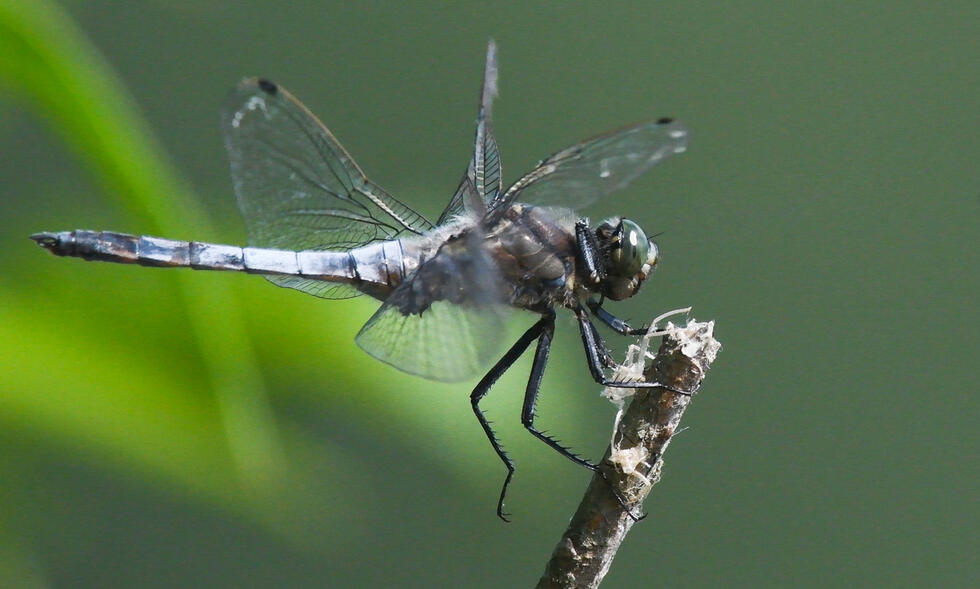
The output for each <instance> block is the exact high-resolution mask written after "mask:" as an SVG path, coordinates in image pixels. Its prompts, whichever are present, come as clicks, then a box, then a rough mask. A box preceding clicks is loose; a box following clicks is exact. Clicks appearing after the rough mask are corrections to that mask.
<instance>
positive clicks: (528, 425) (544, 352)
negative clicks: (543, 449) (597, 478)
mask: <svg viewBox="0 0 980 589" xmlns="http://www.w3.org/2000/svg"><path fill="white" fill-rule="evenodd" d="M546 318H547V319H548V323H547V325H545V326H544V328H543V329H542V331H541V335H540V337H539V338H538V347H537V349H536V350H535V351H534V363H533V364H532V365H531V376H530V377H529V378H528V380H527V389H526V390H525V391H524V409H523V411H521V423H522V424H524V429H526V430H527V431H529V432H531V434H532V435H533V436H534V437H536V438H538V439H539V440H541V441H542V442H544V443H545V444H548V446H550V447H551V448H552V449H554V450H555V451H556V452H558V453H559V454H561V455H562V456H564V457H565V458H568V459H569V460H571V461H572V462H574V463H575V464H578V465H581V466H584V467H585V468H588V469H589V470H596V468H597V466H596V465H595V464H594V463H592V462H590V461H588V460H586V459H584V458H582V457H581V456H577V455H575V454H574V453H573V452H572V451H571V450H569V449H568V448H566V447H565V446H562V445H561V444H560V443H558V441H557V440H555V439H554V438H552V437H551V436H549V435H548V434H546V433H544V432H542V431H540V430H539V429H537V428H535V427H534V407H535V405H536V404H537V402H538V391H540V390H541V379H542V378H543V377H544V369H545V366H546V365H547V364H548V353H549V352H550V351H551V340H552V338H554V335H555V312H554V311H552V312H551V313H550V314H549V315H547V316H546Z"/></svg>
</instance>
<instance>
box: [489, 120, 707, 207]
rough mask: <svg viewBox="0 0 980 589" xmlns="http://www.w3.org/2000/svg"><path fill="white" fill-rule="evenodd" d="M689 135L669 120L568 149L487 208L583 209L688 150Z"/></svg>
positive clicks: (676, 123)
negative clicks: (537, 206)
mask: <svg viewBox="0 0 980 589" xmlns="http://www.w3.org/2000/svg"><path fill="white" fill-rule="evenodd" d="M687 140H688V132H687V129H685V128H684V127H683V125H681V124H680V123H678V122H676V121H673V120H670V119H660V120H658V121H648V122H643V123H638V124H636V125H632V126H629V127H625V128H623V129H619V130H618V131H612V132H610V133H606V134H604V135H599V136H598V137H595V138H593V139H589V140H586V141H583V142H582V143H579V144H577V145H573V146H571V147H568V148H566V149H563V150H562V151H559V152H558V153H556V154H554V155H552V156H551V157H549V158H547V159H545V160H543V161H541V162H540V163H538V165H537V166H536V167H535V168H534V170H532V171H531V172H529V173H528V174H526V175H525V176H524V177H523V178H521V179H520V180H518V181H517V182H515V183H514V184H513V185H512V186H511V187H510V188H508V189H507V192H506V193H505V194H504V195H503V196H502V197H501V198H499V199H498V200H496V201H494V202H491V203H490V208H491V211H492V212H493V211H496V212H499V211H501V210H503V209H504V208H506V206H507V205H509V204H510V203H512V202H514V201H515V200H518V201H521V202H526V203H530V204H541V205H551V206H562V207H566V208H571V209H579V208H582V207H585V206H587V205H589V204H591V203H593V202H595V201H596V200H598V199H600V198H602V197H604V196H607V195H609V194H612V193H613V192H616V191H617V190H620V189H622V188H624V187H626V185H627V184H629V183H630V182H632V181H633V180H635V179H636V178H637V177H638V176H640V175H641V174H643V173H644V172H646V171H647V170H649V169H650V168H651V167H653V166H654V165H656V164H657V163H658V162H660V161H661V160H663V159H664V158H666V157H669V156H671V155H673V154H675V153H682V152H683V151H685V150H686V149H687Z"/></svg>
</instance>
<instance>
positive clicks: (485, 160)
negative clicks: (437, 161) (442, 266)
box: [436, 40, 501, 225]
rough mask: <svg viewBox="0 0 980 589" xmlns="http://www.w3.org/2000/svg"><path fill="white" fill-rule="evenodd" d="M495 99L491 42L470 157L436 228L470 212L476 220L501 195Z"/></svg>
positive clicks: (495, 89) (494, 73)
mask: <svg viewBox="0 0 980 589" xmlns="http://www.w3.org/2000/svg"><path fill="white" fill-rule="evenodd" d="M496 96H497V45H496V44H495V43H494V42H493V41H492V40H491V41H490V44H489V45H488V46H487V62H486V66H485V68H484V70H483V88H482V89H481V91H480V110H479V112H478V113H477V117H476V138H475V140H474V142H473V157H472V159H471V160H470V163H469V166H468V167H467V168H466V173H465V174H463V179H462V180H461V181H460V183H459V187H458V188H457V189H456V193H455V194H454V195H453V197H452V199H451V200H450V201H449V205H447V206H446V210H444V211H443V212H442V214H441V215H439V220H438V221H437V222H436V224H437V225H442V224H443V223H444V222H446V221H447V220H449V219H450V218H452V217H455V216H459V215H462V214H463V213H464V212H470V213H472V214H473V215H475V217H476V218H480V217H483V215H484V213H485V212H486V208H487V203H490V202H492V201H494V200H496V199H497V198H498V197H499V196H500V193H501V185H500V180H501V178H500V175H501V169H500V152H499V151H498V149H497V140H496V139H495V138H494V136H493V124H492V114H493V99H494V98H496Z"/></svg>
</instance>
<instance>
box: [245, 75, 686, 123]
mask: <svg viewBox="0 0 980 589" xmlns="http://www.w3.org/2000/svg"><path fill="white" fill-rule="evenodd" d="M259 83H260V84H261V82H259ZM673 122H674V119H672V118H671V117H663V118H660V119H657V123H658V124H660V125H669V124H671V123H673Z"/></svg>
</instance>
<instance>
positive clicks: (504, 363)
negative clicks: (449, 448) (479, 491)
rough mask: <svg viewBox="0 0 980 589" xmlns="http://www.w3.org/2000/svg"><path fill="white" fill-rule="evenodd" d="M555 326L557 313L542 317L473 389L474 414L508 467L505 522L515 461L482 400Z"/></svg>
mask: <svg viewBox="0 0 980 589" xmlns="http://www.w3.org/2000/svg"><path fill="white" fill-rule="evenodd" d="M554 325H555V312H554V311H550V312H549V313H548V314H546V315H544V316H542V317H541V319H539V320H538V321H537V323H535V324H534V325H532V326H531V327H530V329H528V330H527V331H525V332H524V335H522V336H521V337H520V339H518V340H517V342H516V343H514V345H513V346H511V348H510V349H509V350H507V353H506V354H504V356H503V358H501V359H500V360H499V361H498V362H497V363H496V364H494V366H493V368H491V369H490V372H487V374H486V376H484V377H483V378H482V379H481V380H480V382H479V383H478V384H477V385H476V388H474V389H473V392H472V393H470V404H471V405H472V406H473V413H474V414H475V415H476V418H477V419H478V420H479V421H480V426H481V427H482V428H483V432H484V433H485V434H486V435H487V439H488V440H490V445H492V446H493V451H494V452H496V453H497V456H499V457H500V460H501V461H503V463H504V466H506V467H507V478H505V479H504V484H503V486H502V487H501V489H500V498H499V499H498V500H497V517H499V518H500V519H502V520H504V521H505V522H507V521H510V520H509V519H507V517H506V515H507V514H505V513H504V497H505V496H506V495H507V487H508V486H509V485H510V480H511V479H512V478H514V461H513V460H511V459H510V457H509V456H508V455H507V452H505V451H504V449H503V448H502V447H501V446H500V442H499V441H497V436H496V435H495V434H494V433H493V428H491V427H490V422H489V421H487V417H486V415H484V413H483V411H482V410H481V409H480V400H482V399H483V397H485V396H486V394H487V393H488V392H490V387H492V386H493V384H494V383H495V382H497V379H498V378H500V376H501V375H503V373H505V372H507V370H508V369H509V368H510V367H511V365H512V364H514V362H516V361H517V359H518V358H520V357H521V354H523V353H524V350H526V349H527V348H528V346H530V345H531V342H533V341H534V340H536V339H538V338H539V337H540V336H541V334H542V332H544V330H545V329H546V327H547V326H550V329H551V331H552V332H554Z"/></svg>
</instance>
